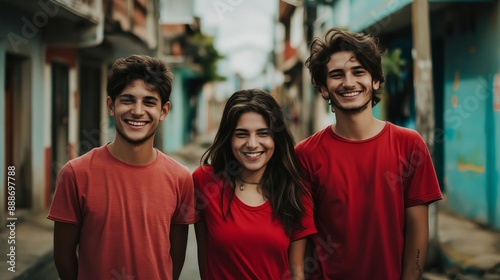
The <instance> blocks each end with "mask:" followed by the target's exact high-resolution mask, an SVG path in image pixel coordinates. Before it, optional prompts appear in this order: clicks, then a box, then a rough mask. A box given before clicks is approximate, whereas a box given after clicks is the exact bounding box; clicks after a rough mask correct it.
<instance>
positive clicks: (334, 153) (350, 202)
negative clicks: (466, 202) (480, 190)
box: [296, 123, 442, 280]
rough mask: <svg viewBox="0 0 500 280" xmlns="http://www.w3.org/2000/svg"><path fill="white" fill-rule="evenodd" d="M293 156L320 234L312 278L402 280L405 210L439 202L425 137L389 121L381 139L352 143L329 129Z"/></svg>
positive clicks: (381, 134) (307, 141) (306, 140)
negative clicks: (305, 176) (307, 185)
mask: <svg viewBox="0 0 500 280" xmlns="http://www.w3.org/2000/svg"><path fill="white" fill-rule="evenodd" d="M296 152H297V155H298V157H299V160H300V161H301V163H302V165H303V166H304V168H305V169H306V170H307V173H308V176H309V179H310V181H311V188H312V195H313V200H314V206H315V222H316V227H317V229H318V234H316V235H315V236H314V237H313V240H314V243H315V248H316V253H315V256H314V261H315V263H314V264H311V265H310V267H317V268H318V270H317V271H315V272H314V277H313V278H312V279H380V280H397V279H400V277H401V273H402V262H403V250H404V226H405V209H406V208H408V207H412V206H416V205H421V204H426V203H430V202H433V201H435V200H439V199H441V198H442V195H441V192H440V189H439V185H438V181H437V178H436V174H435V171H434V167H433V164H432V159H431V157H430V154H429V151H428V149H427V146H426V145H425V143H424V141H423V140H422V138H421V137H420V135H419V134H418V133H417V132H416V131H414V130H410V129H407V128H402V127H399V126H395V125H393V124H391V123H386V125H385V127H384V128H383V130H382V131H381V132H380V133H378V134H377V135H376V136H374V137H372V138H370V139H366V140H362V141H351V140H347V139H344V138H342V137H340V136H338V135H336V134H335V133H334V132H333V131H332V129H331V127H330V126H328V127H327V128H326V129H324V130H322V131H320V132H318V133H316V134H314V135H313V136H311V137H309V138H307V139H305V140H303V141H301V142H300V143H299V144H297V146H296Z"/></svg>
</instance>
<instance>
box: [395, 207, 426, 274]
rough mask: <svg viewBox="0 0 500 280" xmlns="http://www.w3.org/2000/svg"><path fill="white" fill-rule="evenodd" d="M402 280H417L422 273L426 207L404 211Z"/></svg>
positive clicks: (424, 255)
mask: <svg viewBox="0 0 500 280" xmlns="http://www.w3.org/2000/svg"><path fill="white" fill-rule="evenodd" d="M405 223H406V227H405V249H404V255H403V274H402V276H401V279H402V280H418V279H420V278H421V277H422V273H423V271H424V264H425V258H426V255H427V244H428V239H429V226H428V212H427V205H419V206H415V207H412V208H411V209H409V210H406V222H405Z"/></svg>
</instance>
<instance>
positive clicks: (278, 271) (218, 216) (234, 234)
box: [193, 165, 316, 280]
mask: <svg viewBox="0 0 500 280" xmlns="http://www.w3.org/2000/svg"><path fill="white" fill-rule="evenodd" d="M193 179H194V185H195V189H196V192H197V194H196V195H197V203H196V208H197V210H199V211H200V219H201V220H203V221H204V222H205V223H206V226H207V236H206V243H207V244H206V252H207V256H206V264H205V268H206V269H205V272H204V273H203V274H202V275H204V277H203V279H238V280H240V279H241V280H243V279H288V275H289V274H288V270H289V267H288V246H289V245H290V242H291V241H295V240H297V239H300V238H304V237H306V236H308V235H310V234H313V233H315V232H316V228H315V227H314V218H313V212H312V201H311V200H310V199H303V202H304V210H305V213H304V216H303V219H302V225H303V228H302V229H299V230H296V231H294V232H293V233H292V236H291V238H289V237H287V236H286V234H285V231H284V229H283V227H282V225H281V223H280V222H279V221H278V220H276V219H273V217H272V208H271V204H270V202H269V201H266V202H265V203H264V204H262V205H260V206H256V207H253V206H249V205H247V204H245V203H243V202H242V201H241V200H240V199H238V197H237V196H236V195H235V196H234V198H233V201H232V203H231V215H228V216H227V217H226V219H224V217H223V214H222V211H223V210H224V213H226V212H227V205H228V200H229V197H230V195H231V193H232V189H231V188H230V186H225V187H224V191H222V180H221V178H217V176H216V175H215V174H214V173H213V169H212V167H210V166H207V165H205V166H201V167H198V169H196V170H195V171H194V173H193ZM221 195H223V202H221ZM221 203H222V204H221Z"/></svg>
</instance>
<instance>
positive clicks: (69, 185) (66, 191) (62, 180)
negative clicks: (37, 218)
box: [47, 163, 82, 225]
mask: <svg viewBox="0 0 500 280" xmlns="http://www.w3.org/2000/svg"><path fill="white" fill-rule="evenodd" d="M47 218H48V219H50V220H53V221H57V222H63V223H70V224H75V225H81V223H82V213H81V207H80V200H79V198H78V189H77V184H76V177H75V173H74V170H73V168H72V166H71V164H70V163H66V164H65V165H64V166H63V168H62V169H61V171H60V172H59V174H58V176H57V180H56V191H55V193H54V198H53V200H52V205H51V206H50V211H49V215H48V216H47Z"/></svg>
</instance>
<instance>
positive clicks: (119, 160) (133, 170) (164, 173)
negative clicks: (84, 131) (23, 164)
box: [48, 55, 196, 280]
mask: <svg viewBox="0 0 500 280" xmlns="http://www.w3.org/2000/svg"><path fill="white" fill-rule="evenodd" d="M171 90H172V74H171V72H170V71H169V70H168V69H167V68H166V65H165V64H164V63H163V62H162V61H161V60H159V59H155V58H151V57H148V56H143V55H132V56H130V57H127V58H125V59H119V60H117V61H116V62H115V63H114V64H113V66H112V68H111V70H110V73H109V77H108V85H107V91H108V98H107V108H108V112H109V114H110V116H111V117H112V118H113V119H114V123H115V126H116V137H115V139H114V141H113V142H111V143H109V144H106V145H104V146H102V147H99V148H95V149H93V150H91V151H90V152H88V153H87V154H85V155H83V156H80V157H78V158H76V159H73V160H71V161H69V162H68V163H66V165H64V167H63V168H62V170H61V171H60V173H59V175H58V178H57V187H56V192H55V194H54V200H53V202H52V206H51V208H50V213H49V215H48V218H49V219H51V220H54V221H55V227H54V261H55V264H56V267H57V270H58V272H59V276H60V278H61V279H62V280H67V279H96V280H97V279H148V280H149V279H162V280H164V279H167V280H168V279H178V278H179V275H180V272H181V269H182V266H183V264H184V258H185V252H186V242H187V233H188V224H192V223H194V222H195V221H196V216H195V211H194V187H193V181H192V177H191V173H190V172H189V170H188V169H187V168H186V167H184V166H182V165H180V164H179V163H177V162H176V161H174V160H173V159H172V158H170V157H168V156H166V155H165V154H163V153H162V152H160V151H159V150H157V149H155V148H154V147H153V140H154V135H155V133H156V130H157V129H158V126H159V124H160V122H162V121H163V120H164V119H165V118H166V116H167V114H168V112H169V110H170V102H169V98H170V93H171ZM77 248H78V250H77ZM77 251H78V255H77Z"/></svg>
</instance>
